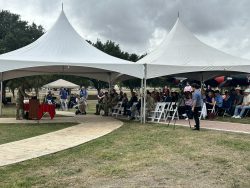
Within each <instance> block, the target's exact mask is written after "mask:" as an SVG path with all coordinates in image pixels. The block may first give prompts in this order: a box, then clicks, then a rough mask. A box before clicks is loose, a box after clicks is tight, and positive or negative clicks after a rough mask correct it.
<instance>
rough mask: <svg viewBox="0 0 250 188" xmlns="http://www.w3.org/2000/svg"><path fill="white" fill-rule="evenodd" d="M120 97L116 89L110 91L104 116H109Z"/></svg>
mask: <svg viewBox="0 0 250 188" xmlns="http://www.w3.org/2000/svg"><path fill="white" fill-rule="evenodd" d="M118 100H119V97H118V94H117V92H116V90H115V89H113V90H112V91H111V92H110V95H109V99H108V103H106V104H104V116H108V115H109V112H110V111H112V109H113V108H114V107H115V106H116V105H117V103H118V102H119V101H118Z"/></svg>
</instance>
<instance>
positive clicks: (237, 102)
mask: <svg viewBox="0 0 250 188" xmlns="http://www.w3.org/2000/svg"><path fill="white" fill-rule="evenodd" d="M243 97H244V96H243V94H242V92H241V88H240V87H239V86H238V87H236V88H235V96H234V101H233V105H232V109H231V113H232V114H233V115H234V111H235V108H236V106H239V105H241V104H242V102H243Z"/></svg>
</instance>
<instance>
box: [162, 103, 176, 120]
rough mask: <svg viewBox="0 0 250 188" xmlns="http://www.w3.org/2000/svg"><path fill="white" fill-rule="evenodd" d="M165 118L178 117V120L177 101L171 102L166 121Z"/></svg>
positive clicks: (172, 118)
mask: <svg viewBox="0 0 250 188" xmlns="http://www.w3.org/2000/svg"><path fill="white" fill-rule="evenodd" d="M167 119H170V120H174V119H178V120H179V113H178V103H177V102H172V103H171V105H170V108H169V110H168V114H167V117H166V119H165V121H167Z"/></svg>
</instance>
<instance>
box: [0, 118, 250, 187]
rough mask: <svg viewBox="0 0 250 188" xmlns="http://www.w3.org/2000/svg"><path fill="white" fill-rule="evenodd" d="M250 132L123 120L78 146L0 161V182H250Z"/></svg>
mask: <svg viewBox="0 0 250 188" xmlns="http://www.w3.org/2000/svg"><path fill="white" fill-rule="evenodd" d="M249 148H250V136H249V135H247V134H234V133H224V132H216V131H205V130H202V131H200V132H197V131H191V130H190V129H188V128H185V127H177V129H176V130H173V129H172V127H171V126H170V127H167V126H165V125H157V124H146V125H142V124H139V123H130V122H125V124H124V126H122V127H121V128H119V129H118V130H116V131H114V132H112V133H110V134H108V135H106V136H104V137H101V138H99V139H96V140H93V141H90V142H88V143H85V144H83V145H80V146H78V147H75V148H72V149H68V150H65V151H62V152H58V153H56V154H52V155H48V156H44V157H40V158H36V159H32V160H29V161H25V162H22V163H19V164H14V165H9V166H6V167H0V187H103V186H106V187H142V186H144V187H250V157H249V156H250V149H249Z"/></svg>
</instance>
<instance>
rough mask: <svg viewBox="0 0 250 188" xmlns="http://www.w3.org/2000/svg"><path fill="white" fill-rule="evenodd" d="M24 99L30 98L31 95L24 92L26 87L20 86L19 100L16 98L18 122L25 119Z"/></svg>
mask: <svg viewBox="0 0 250 188" xmlns="http://www.w3.org/2000/svg"><path fill="white" fill-rule="evenodd" d="M24 97H29V95H27V94H26V93H25V92H24V87H23V86H20V87H19V88H18V92H17V98H16V119H17V120H21V119H23V117H24V110H23V108H24V105H23V100H24ZM20 112H21V114H20Z"/></svg>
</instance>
